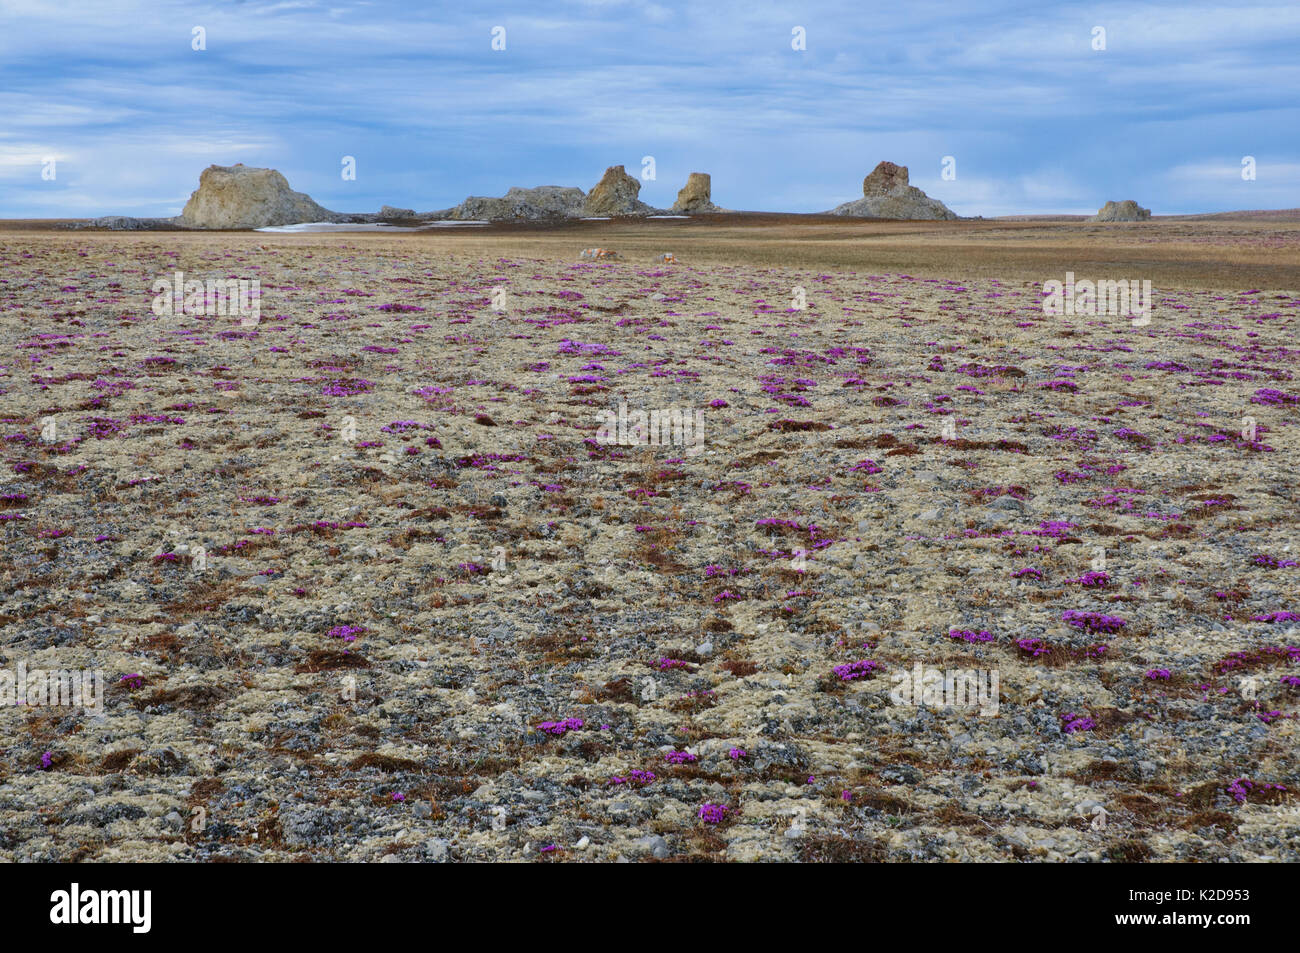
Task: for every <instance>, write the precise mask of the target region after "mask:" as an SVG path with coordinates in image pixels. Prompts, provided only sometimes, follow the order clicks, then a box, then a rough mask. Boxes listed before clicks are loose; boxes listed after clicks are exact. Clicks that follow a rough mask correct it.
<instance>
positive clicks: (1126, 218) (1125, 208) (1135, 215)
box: [1088, 199, 1151, 222]
mask: <svg viewBox="0 0 1300 953" xmlns="http://www.w3.org/2000/svg"><path fill="white" fill-rule="evenodd" d="M1150 217H1151V209H1149V208H1143V207H1142V206H1140V205H1138V204H1137V202H1134V201H1133V200H1132V199H1125V200H1124V201H1122V202H1107V203H1106V204H1105V205H1103V206H1102V207H1101V209H1100V210H1099V211H1098V212H1097V214H1096V215H1094V216H1093V217H1092V218H1090V219H1088V221H1090V222H1145V221H1146V220H1147V219H1149V218H1150Z"/></svg>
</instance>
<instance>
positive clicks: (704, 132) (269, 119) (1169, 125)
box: [0, 0, 1300, 216]
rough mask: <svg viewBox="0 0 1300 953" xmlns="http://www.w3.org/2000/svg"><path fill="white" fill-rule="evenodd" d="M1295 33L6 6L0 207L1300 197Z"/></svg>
mask: <svg viewBox="0 0 1300 953" xmlns="http://www.w3.org/2000/svg"><path fill="white" fill-rule="evenodd" d="M497 26H501V27H504V28H505V37H506V49H505V50H504V51H497V50H493V48H492V31H493V28H494V27H497ZM196 27H202V28H203V30H204V31H205V34H204V36H205V45H206V48H205V49H202V50H195V49H193V46H194V45H195V44H194V30H195V28H196ZM795 27H802V28H803V30H804V32H805V34H806V37H807V49H806V50H802V51H798V50H794V49H792V48H791V31H792V30H793V29H794V28H795ZM1095 27H1102V28H1104V30H1105V41H1106V42H1105V49H1104V50H1097V49H1094V48H1093V44H1094V32H1093V31H1094V28H1095ZM1298 46H1300V8H1298V7H1296V6H1295V4H1294V3H1292V2H1290V0H1279V2H1278V3H1276V4H1251V5H1249V6H1244V7H1228V6H1224V5H1222V4H1218V3H1196V2H1195V0H1192V2H1191V3H1190V4H1187V3H1178V4H1175V3H1137V4H1131V3H1124V4H1119V3H1111V4H1108V3H1102V4H1074V3H1065V4H1057V5H1054V6H1051V7H1048V8H1043V7H1040V6H1028V7H1027V6H1026V5H1024V4H1022V3H1017V2H1012V0H995V2H994V3H992V4H988V3H975V2H973V0H971V2H965V3H962V2H959V3H956V4H952V3H947V2H937V0H936V2H929V0H921V2H918V3H913V4H907V5H900V6H895V7H889V8H885V9H875V8H868V7H864V6H862V5H861V4H860V3H856V2H852V0H843V2H821V0H810V2H807V3H803V4H799V5H795V6H790V5H789V4H787V3H784V2H781V3H776V2H770V0H757V2H753V0H751V2H743V0H720V2H713V3H708V4H699V3H671V2H667V0H658V2H652V0H571V2H564V0H560V2H554V3H551V4H547V5H545V6H539V5H537V4H535V3H531V2H524V0H503V2H501V3H498V4H495V5H493V7H492V8H490V9H485V8H482V7H479V6H476V5H460V6H454V7H453V6H450V5H442V4H439V5H436V6H431V7H428V8H421V7H419V6H413V5H409V4H401V3H397V2H395V0H394V2H389V0H373V2H337V0H336V2H322V3H314V2H308V0H286V2H243V3H214V2H208V3H197V4H195V3H186V2H181V0H118V2H112V0H107V2H83V0H70V2H60V3H59V4H47V3H37V2H29V0H0V110H2V111H3V115H4V117H5V121H4V129H3V131H2V132H0V215H4V216H30V215H56V214H57V215H66V214H75V213H76V212H77V208H76V207H75V205H70V204H69V203H75V202H78V201H82V202H85V203H86V204H85V206H84V208H83V209H82V211H84V213H85V214H93V213H98V212H99V211H101V210H103V209H108V210H112V211H120V212H123V213H130V214H141V215H145V214H155V215H162V214H172V213H174V212H175V211H177V210H178V207H177V205H176V203H180V202H183V201H184V198H185V197H186V196H188V194H189V192H190V191H191V190H192V189H193V188H194V187H195V186H196V185H197V182H198V174H199V172H200V171H201V170H202V168H203V167H204V166H206V165H207V164H209V163H211V162H216V163H223V164H225V163H233V162H240V161H242V162H245V163H247V164H257V165H271V166H274V167H276V168H279V169H280V170H281V171H283V172H284V173H285V174H286V176H288V178H289V180H290V182H291V184H292V185H293V186H294V188H297V189H301V190H303V191H307V192H309V193H311V194H312V195H313V197H315V198H316V199H317V200H318V201H320V202H322V203H323V204H325V205H327V206H330V207H334V208H339V209H343V210H349V211H354V210H355V211H363V210H373V209H377V208H378V206H379V205H380V204H383V203H385V202H387V203H390V204H396V205H403V206H414V207H416V208H422V209H432V208H441V207H446V206H448V205H451V204H454V203H456V202H458V201H460V200H461V199H463V198H464V197H465V196H466V195H469V194H500V193H501V192H502V191H504V189H505V188H507V187H508V186H510V185H537V184H543V183H554V184H567V185H578V186H581V187H583V188H590V186H591V185H592V184H593V183H594V182H595V181H596V180H597V179H598V178H599V176H600V174H601V172H602V171H603V170H604V168H605V167H606V166H607V165H612V164H618V163H622V164H624V165H626V166H628V168H629V169H634V168H639V167H640V161H641V157H642V156H645V155H653V156H654V157H655V159H656V162H657V166H658V178H657V179H656V180H654V181H652V182H648V183H646V184H645V187H644V189H643V192H642V197H643V198H645V199H646V200H647V201H649V202H652V203H657V204H669V203H671V201H672V199H673V197H674V196H675V194H676V191H677V189H678V188H679V187H680V186H681V184H682V182H684V181H685V178H686V175H687V174H688V173H689V172H691V171H707V172H711V173H712V174H713V177H714V192H715V199H716V200H717V201H718V202H719V203H721V204H723V205H725V206H728V207H731V208H748V209H783V210H789V211H819V210H823V209H826V208H829V207H831V206H833V205H835V204H838V203H839V202H842V201H846V200H848V199H851V198H854V197H856V196H857V195H859V194H860V185H861V181H862V176H863V175H864V174H865V173H866V172H867V171H869V170H870V168H871V167H872V166H873V165H874V164H875V163H876V162H877V161H879V160H880V159H885V158H888V159H892V160H894V161H897V162H901V163H903V164H906V165H908V166H909V167H910V168H911V169H912V175H913V180H914V182H915V183H916V184H918V185H920V186H921V187H922V188H925V189H926V190H927V191H929V192H931V194H933V195H935V196H936V197H938V198H941V199H943V200H944V201H946V202H948V203H949V204H950V205H951V206H952V207H953V208H954V209H955V210H957V211H959V212H961V213H962V214H968V215H975V214H985V215H992V214H1002V213H1006V212H1047V211H1092V210H1095V209H1096V208H1097V207H1098V206H1100V205H1101V204H1102V203H1103V202H1105V201H1106V200H1107V199H1118V198H1129V197H1131V198H1136V199H1138V200H1139V201H1140V202H1141V203H1142V204H1144V205H1147V206H1150V207H1151V208H1152V209H1153V210H1154V211H1156V212H1157V213H1161V212H1164V211H1189V210H1195V211H1217V210H1223V209H1230V208H1240V207H1245V206H1243V203H1246V205H1247V206H1249V207H1272V206H1277V205H1283V206H1295V205H1300V175H1298V174H1297V165H1298V164H1300V95H1297V93H1300V61H1297V58H1296V56H1295V52H1294V51H1295V50H1296V49H1297V47H1298ZM51 154H53V155H57V156H58V157H59V165H58V178H57V179H56V180H54V181H49V180H47V179H42V178H41V166H40V164H39V160H40V159H41V158H43V157H45V156H48V155H51ZM345 155H351V156H355V157H356V159H357V169H358V175H357V179H356V180H355V181H345V180H343V179H342V178H341V177H340V175H339V171H340V160H341V158H342V157H343V156H345ZM946 155H951V156H954V157H955V158H956V160H957V170H958V171H957V178H956V179H955V180H944V179H942V178H940V176H939V168H940V162H941V160H942V158H943V157H944V156H946ZM1245 155H1253V156H1255V157H1256V158H1257V159H1258V163H1259V174H1258V177H1257V179H1256V180H1255V181H1254V182H1253V183H1249V184H1250V185H1252V186H1254V189H1253V190H1244V189H1243V187H1242V186H1243V182H1242V181H1241V179H1240V165H1239V162H1240V159H1241V157H1242V156H1245ZM1196 170H1217V171H1215V172H1214V173H1213V174H1208V173H1206V174H1203V173H1201V172H1197V171H1196ZM1234 170H1235V171H1234ZM1232 174H1235V175H1236V179H1233V178H1232ZM1189 202H1190V203H1192V204H1191V205H1190V206H1189V204H1188V203H1189Z"/></svg>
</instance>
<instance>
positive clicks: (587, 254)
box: [578, 248, 623, 258]
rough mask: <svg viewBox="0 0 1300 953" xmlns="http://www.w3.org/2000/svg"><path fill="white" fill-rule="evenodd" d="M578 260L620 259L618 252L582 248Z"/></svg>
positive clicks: (605, 249)
mask: <svg viewBox="0 0 1300 953" xmlns="http://www.w3.org/2000/svg"><path fill="white" fill-rule="evenodd" d="M578 257H579V258H622V257H623V256H622V255H620V254H619V253H618V252H616V251H613V250H612V249H609V248H584V249H583V250H582V253H581V254H580V255H579V256H578Z"/></svg>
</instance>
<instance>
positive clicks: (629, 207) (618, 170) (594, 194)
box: [582, 165, 654, 216]
mask: <svg viewBox="0 0 1300 953" xmlns="http://www.w3.org/2000/svg"><path fill="white" fill-rule="evenodd" d="M640 193H641V182H640V180H638V179H636V178H634V177H633V176H630V175H628V174H627V172H626V171H624V169H623V167H622V166H621V165H612V166H610V167H609V168H608V169H606V170H605V174H604V175H603V176H601V179H600V181H599V182H597V183H596V185H595V186H594V187H593V188H592V190H591V191H590V192H588V193H587V201H586V202H585V203H584V205H583V207H582V212H583V214H584V215H588V216H605V215H647V214H649V213H650V212H653V211H654V209H652V208H651V207H650V206H649V205H646V204H645V203H644V202H642V201H640V200H638V199H637V196H638V195H639V194H640Z"/></svg>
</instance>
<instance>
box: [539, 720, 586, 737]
mask: <svg viewBox="0 0 1300 953" xmlns="http://www.w3.org/2000/svg"><path fill="white" fill-rule="evenodd" d="M581 727H582V719H581V718H566V719H564V721H544V722H542V723H541V724H540V725H538V726H537V730H538V731H544V732H546V733H547V734H548V735H562V734H564V733H565V732H569V731H577V730H578V729H579V728H581Z"/></svg>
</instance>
